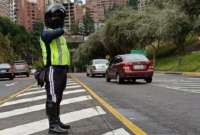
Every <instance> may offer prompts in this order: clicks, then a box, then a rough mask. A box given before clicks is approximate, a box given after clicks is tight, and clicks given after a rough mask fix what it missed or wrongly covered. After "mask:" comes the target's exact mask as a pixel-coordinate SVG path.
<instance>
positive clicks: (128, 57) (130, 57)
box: [122, 54, 149, 62]
mask: <svg viewBox="0 0 200 135" xmlns="http://www.w3.org/2000/svg"><path fill="white" fill-rule="evenodd" d="M122 58H123V59H124V61H126V62H137V61H149V59H148V58H147V57H146V56H144V55H140V54H129V55H123V56H122Z"/></svg>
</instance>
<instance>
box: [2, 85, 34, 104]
mask: <svg viewBox="0 0 200 135" xmlns="http://www.w3.org/2000/svg"><path fill="white" fill-rule="evenodd" d="M32 86H33V84H31V85H28V86H27V87H26V88H24V89H22V90H19V91H18V92H16V93H14V94H11V95H9V96H7V97H5V98H2V99H0V105H2V104H4V103H6V102H8V101H10V100H12V99H14V98H16V97H17V96H18V95H20V94H22V93H24V92H27V91H29V90H30V88H31V87H32Z"/></svg>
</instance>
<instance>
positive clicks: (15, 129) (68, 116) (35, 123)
mask: <svg viewBox="0 0 200 135" xmlns="http://www.w3.org/2000/svg"><path fill="white" fill-rule="evenodd" d="M33 86H36V85H32V88H29V89H28V91H27V92H24V93H22V94H20V95H18V96H17V97H20V99H16V100H12V101H9V102H6V103H4V104H2V105H0V107H4V106H9V105H16V106H17V105H19V104H21V103H29V102H33V101H39V100H42V99H46V91H45V89H44V87H43V88H40V87H36V88H35V87H33ZM66 89H67V90H68V89H74V90H70V91H64V93H63V95H68V94H73V93H83V94H84V95H82V94H81V95H82V96H78V97H77V96H76V97H73V98H67V99H63V100H62V102H61V106H63V105H68V104H72V103H73V104H75V103H77V104H78V103H80V102H84V101H90V100H93V98H92V96H90V95H85V92H86V90H85V89H83V88H82V86H81V85H80V84H79V83H77V82H74V81H70V83H68V84H67V85H66ZM35 94H40V95H39V96H38V95H37V96H36V95H35ZM27 95H29V97H25V96H27ZM23 96H24V97H23ZM44 110H45V103H42V104H41V103H40V104H35V105H34V104H28V107H21V108H18V109H13V110H7V111H5V112H0V121H1V120H2V121H5V120H7V118H11V117H12V118H14V117H18V116H20V115H24V114H31V113H34V112H36V111H44ZM105 114H106V112H105V111H104V110H103V109H102V108H101V107H100V106H94V107H90V108H85V109H81V110H77V111H73V112H67V113H63V114H62V115H61V116H60V117H61V119H62V122H63V123H65V124H69V123H72V122H76V121H80V120H86V119H89V118H93V117H98V116H101V115H105ZM27 116H29V115H27ZM11 125H12V124H11ZM48 127H49V125H48V119H47V118H46V117H45V118H43V119H40V120H34V119H33V120H32V121H31V122H30V121H29V122H28V123H23V124H18V123H16V122H15V126H9V127H7V128H5V127H4V128H3V129H2V130H0V135H13V134H15V135H30V134H37V133H39V132H43V131H44V130H47V129H48ZM111 133H115V134H111ZM120 133H121V134H120ZM122 134H123V135H130V134H128V132H126V130H124V129H123V128H120V129H116V130H113V131H109V132H107V133H105V134H103V135H122Z"/></svg>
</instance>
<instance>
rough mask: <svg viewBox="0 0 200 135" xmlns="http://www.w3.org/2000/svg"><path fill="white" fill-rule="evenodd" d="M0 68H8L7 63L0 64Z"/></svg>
mask: <svg viewBox="0 0 200 135" xmlns="http://www.w3.org/2000/svg"><path fill="white" fill-rule="evenodd" d="M0 68H10V65H9V64H0Z"/></svg>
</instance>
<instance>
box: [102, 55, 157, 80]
mask: <svg viewBox="0 0 200 135" xmlns="http://www.w3.org/2000/svg"><path fill="white" fill-rule="evenodd" d="M153 72H154V67H153V64H152V62H151V61H150V60H149V59H148V58H147V57H146V56H144V55H142V54H125V55H117V56H116V57H114V58H113V59H112V60H111V62H110V64H109V67H108V69H107V71H106V81H107V82H110V80H111V79H116V80H117V82H118V83H119V84H121V83H123V82H124V81H125V80H132V81H133V82H135V81H136V79H144V80H145V81H146V82H147V83H151V82H152V77H153Z"/></svg>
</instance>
